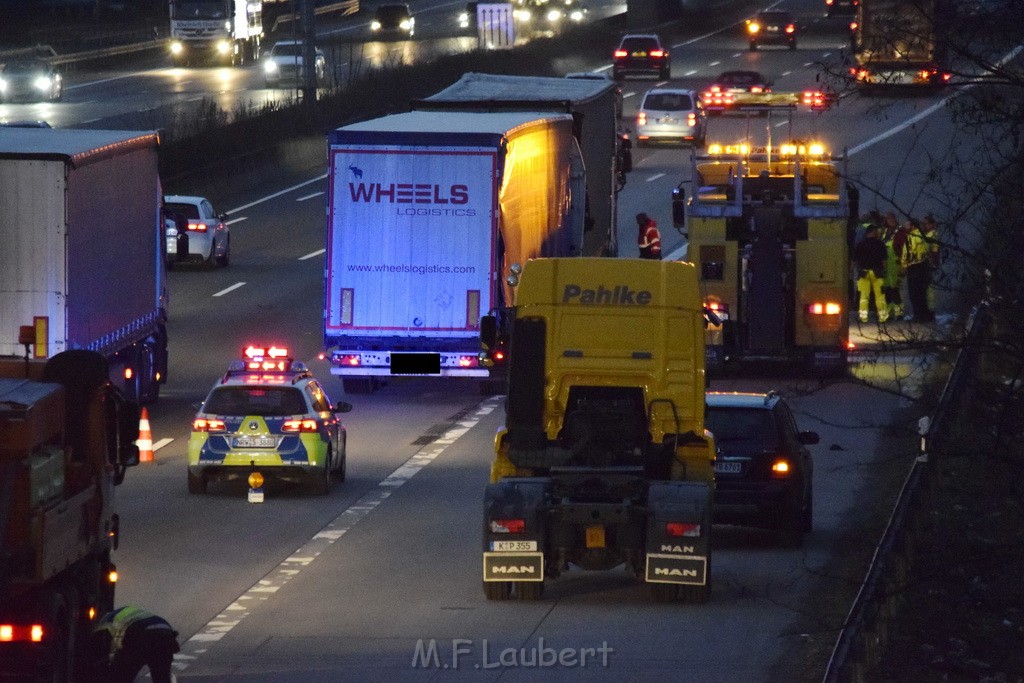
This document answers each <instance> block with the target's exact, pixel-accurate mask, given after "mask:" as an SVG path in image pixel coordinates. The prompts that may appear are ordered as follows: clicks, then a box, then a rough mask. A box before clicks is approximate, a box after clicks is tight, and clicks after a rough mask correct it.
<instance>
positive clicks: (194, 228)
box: [188, 221, 206, 232]
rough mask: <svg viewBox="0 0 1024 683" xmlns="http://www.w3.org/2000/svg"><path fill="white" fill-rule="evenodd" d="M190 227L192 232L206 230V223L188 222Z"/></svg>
mask: <svg viewBox="0 0 1024 683" xmlns="http://www.w3.org/2000/svg"><path fill="white" fill-rule="evenodd" d="M188 229H189V230H190V231H192V232H206V223H193V222H192V221H189V222H188Z"/></svg>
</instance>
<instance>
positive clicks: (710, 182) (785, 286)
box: [672, 142, 851, 373]
mask: <svg viewBox="0 0 1024 683" xmlns="http://www.w3.org/2000/svg"><path fill="white" fill-rule="evenodd" d="M843 162H844V159H843V158H836V157H832V156H830V155H828V154H827V153H826V151H825V149H824V147H823V146H822V145H821V144H819V143H809V142H808V143H787V144H783V145H777V146H775V147H772V146H771V145H768V146H767V147H760V148H754V147H752V146H750V145H747V144H740V145H734V146H723V145H717V144H710V143H709V144H708V146H707V151H706V153H705V154H704V155H702V156H694V157H693V170H692V175H691V179H692V182H693V186H692V191H691V193H692V196H691V197H690V198H689V201H687V199H686V193H685V191H683V190H682V189H681V187H680V188H676V190H675V191H674V193H673V207H672V210H673V223H674V224H675V225H676V226H677V227H682V228H683V230H684V234H685V235H686V236H687V238H688V240H689V244H688V247H687V260H688V261H690V262H691V263H693V264H694V265H695V266H696V267H697V273H698V277H699V278H700V287H701V291H702V293H703V296H704V304H705V306H707V308H708V309H709V310H711V311H712V312H714V313H715V314H716V315H717V317H718V318H719V324H712V325H709V326H708V328H707V368H708V371H709V372H714V371H716V370H720V369H722V368H723V367H724V366H725V365H726V364H727V363H729V362H730V361H795V362H797V363H799V364H801V365H804V366H806V367H809V368H810V369H812V370H814V371H818V372H827V373H832V372H842V371H844V370H845V368H846V363H847V351H848V342H849V317H848V316H849V313H848V308H847V306H848V293H847V285H848V278H849V275H850V254H849V247H848V243H847V224H848V220H849V219H850V211H851V209H850V208H849V202H848V198H847V194H846V183H845V182H844V181H843V172H842V169H841V168H840V164H841V163H843Z"/></svg>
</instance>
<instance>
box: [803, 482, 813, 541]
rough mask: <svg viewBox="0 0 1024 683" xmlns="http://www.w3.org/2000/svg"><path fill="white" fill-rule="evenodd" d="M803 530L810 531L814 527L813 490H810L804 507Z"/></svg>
mask: <svg viewBox="0 0 1024 683" xmlns="http://www.w3.org/2000/svg"><path fill="white" fill-rule="evenodd" d="M803 522H804V526H803V528H804V531H805V532H808V531H812V530H813V529H814V492H813V491H812V492H811V493H810V494H809V495H808V496H807V507H806V508H804V514H803Z"/></svg>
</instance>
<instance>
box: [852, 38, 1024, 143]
mask: <svg viewBox="0 0 1024 683" xmlns="http://www.w3.org/2000/svg"><path fill="white" fill-rule="evenodd" d="M1021 50H1024V45H1018V46H1017V47H1015V48H1013V49H1012V50H1010V52H1009V53H1007V54H1006V56H1004V57H1003V58H1002V59H1001V60H999V61H998V62H996V66H998V67H1001V66H1003V65H1004V64H1006V63H1007V62H1009V61H1010V60H1011V59H1014V58H1016V57H1017V55H1018V54H1020V51H1021ZM975 85H977V83H969V84H967V85H966V86H963V87H961V88H960V89H959V91H954V92H952V93H950V94H949V95H946V96H945V97H943V98H942V99H941V100H939V101H938V102H936V103H935V104H933V105H932V106H930V107H928V108H927V109H925V110H924V111H921V112H918V113H917V114H915V115H914V116H911V117H910V118H909V119H907V120H906V121H904V122H903V123H901V124H899V125H898V126H893V127H892V128H890V129H889V130H887V131H885V132H884V133H879V134H878V135H876V136H875V137H873V138H871V139H870V140H865V141H864V142H862V143H860V144H859V145H856V146H854V147H852V148H851V149H850V150H849V151H848V152H847V153H846V156H848V157H852V156H853V155H854V154H859V153H860V152H863V151H864V150H866V149H867V148H868V147H871V146H873V145H877V144H878V143H879V142H881V141H882V140H885V139H887V138H890V137H892V136H893V135H896V133H899V132H900V131H903V130H906V129H907V128H909V127H910V126H913V125H914V124H915V123H917V122H918V121H920V120H922V119H924V118H927V117H929V116H931V115H932V114H934V113H935V112H937V111H938V110H939V109H941V108H942V107H944V106H946V103H947V102H949V101H950V100H951V99H953V98H954V97H956V96H957V95H959V94H960V93H962V92H963V91H964V90H968V89H970V88H973V87H974V86H975Z"/></svg>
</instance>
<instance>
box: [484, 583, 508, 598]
mask: <svg viewBox="0 0 1024 683" xmlns="http://www.w3.org/2000/svg"><path fill="white" fill-rule="evenodd" d="M483 584H484V597H485V598H487V599H488V600H509V599H510V598H511V597H512V582H511V581H484V582H483Z"/></svg>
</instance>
